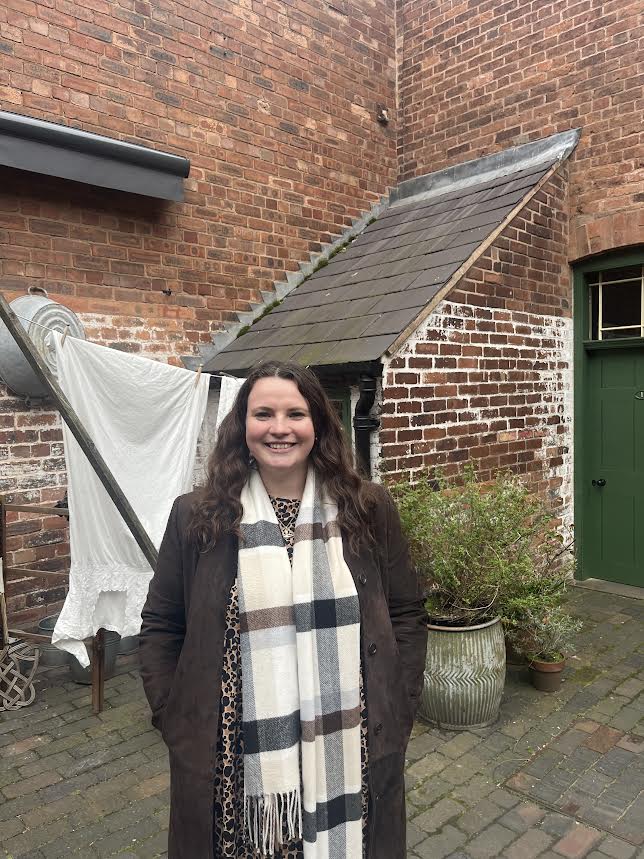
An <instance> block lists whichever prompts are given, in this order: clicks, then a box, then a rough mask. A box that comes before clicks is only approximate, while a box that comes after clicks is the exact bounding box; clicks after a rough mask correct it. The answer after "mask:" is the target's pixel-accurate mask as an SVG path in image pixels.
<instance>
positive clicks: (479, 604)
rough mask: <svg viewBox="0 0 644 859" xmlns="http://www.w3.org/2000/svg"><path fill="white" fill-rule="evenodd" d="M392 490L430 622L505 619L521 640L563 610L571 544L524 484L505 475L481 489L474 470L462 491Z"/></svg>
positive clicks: (431, 484)
mask: <svg viewBox="0 0 644 859" xmlns="http://www.w3.org/2000/svg"><path fill="white" fill-rule="evenodd" d="M390 488H391V491H392V494H393V497H394V499H395V501H396V504H397V506H398V509H399V511H400V516H401V520H402V524H403V529H404V531H405V533H406V535H407V538H408V540H409V544H410V551H411V557H412V561H413V563H414V564H415V565H416V568H417V569H418V571H419V573H420V575H421V577H422V579H423V581H424V582H425V586H426V594H427V600H426V607H427V611H428V614H429V616H430V618H431V619H432V620H434V621H435V622H438V623H443V624H451V625H459V626H465V625H474V624H476V623H482V622H484V621H486V620H491V619H492V618H494V617H496V616H497V615H500V616H501V618H502V620H503V622H504V627H505V629H506V633H508V634H509V637H510V638H512V636H513V635H515V636H516V638H517V639H518V638H519V637H523V636H524V628H525V626H526V624H527V619H528V618H529V617H532V616H533V614H535V615H536V614H539V613H540V612H543V611H544V610H547V609H551V608H554V607H555V606H557V605H559V603H560V601H561V597H562V594H563V593H564V591H565V588H566V584H567V582H568V580H569V579H570V577H571V573H572V568H573V560H572V555H571V553H570V545H569V544H566V543H565V541H564V540H563V539H562V536H561V534H560V532H559V530H558V527H557V525H558V521H557V519H556V517H555V515H554V514H553V512H552V511H551V510H550V509H549V508H548V507H547V505H546V504H545V502H544V501H543V500H542V499H540V498H539V497H538V496H537V495H535V494H533V493H531V492H530V491H529V490H528V488H527V487H526V486H525V485H524V484H523V483H522V482H521V480H520V479H519V478H518V477H516V476H515V475H512V474H507V473H499V474H497V475H496V478H495V479H494V480H493V481H492V482H491V483H486V484H483V483H481V482H480V481H478V480H477V477H476V474H475V472H474V469H473V468H472V467H468V468H467V469H466V470H465V472H464V475H463V477H462V481H461V482H460V483H459V484H457V485H453V484H447V482H446V481H444V480H443V479H442V478H441V477H439V478H438V479H434V480H430V479H424V480H421V481H420V482H419V483H415V484H410V483H399V484H396V485H394V486H392V487H390Z"/></svg>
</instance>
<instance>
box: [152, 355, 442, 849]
mask: <svg viewBox="0 0 644 859" xmlns="http://www.w3.org/2000/svg"><path fill="white" fill-rule="evenodd" d="M426 637H427V630H426V618H425V613H424V610H423V605H422V599H421V595H420V591H419V586H418V582H417V580H416V577H415V575H414V573H413V571H412V569H411V567H410V564H409V560H408V555H407V548H406V544H405V541H404V539H403V537H402V535H401V531H400V522H399V519H398V515H397V513H396V510H395V508H394V505H393V503H392V502H391V500H390V498H389V496H388V495H387V493H386V492H385V491H384V490H383V489H382V488H380V487H378V486H375V485H374V484H371V483H368V482H367V481H364V480H362V479H361V478H360V477H359V475H358V474H357V473H356V471H355V470H354V469H353V467H352V465H351V458H350V453H349V450H348V448H347V445H346V442H345V436H344V433H343V430H342V426H341V424H340V421H339V419H338V418H337V416H336V414H335V412H334V410H333V408H332V406H331V404H330V403H329V401H328V399H327V397H326V395H325V393H324V391H323V389H322V387H321V386H320V383H319V382H318V380H317V378H316V377H315V376H314V374H313V373H311V372H310V371H308V370H306V369H304V368H302V367H300V366H298V365H295V364H285V363H278V362H269V363H265V364H263V365H261V366H259V367H257V368H256V369H254V370H253V371H252V372H251V373H250V375H249V376H248V378H247V380H246V381H245V383H244V385H243V386H242V388H241V389H240V391H239V394H238V396H237V399H236V401H235V404H234V406H233V408H232V411H231V412H230V413H229V414H228V415H227V416H226V418H225V419H224V421H223V422H222V425H221V428H220V431H219V435H218V438H217V443H216V445H215V449H214V451H213V454H212V456H211V460H210V463H209V470H208V480H207V484H206V486H205V488H204V489H203V490H201V491H199V492H196V493H192V494H191V495H187V496H183V497H181V498H178V499H177V500H176V501H175V504H174V506H173V509H172V512H171V514H170V519H169V522H168V527H167V530H166V534H165V537H164V539H163V543H162V546H161V549H160V552H159V562H158V565H157V569H156V572H155V575H154V578H153V579H152V582H151V584H150V591H149V594H148V599H147V602H146V605H145V607H144V609H143V626H142V630H141V647H140V656H141V673H142V677H143V683H144V687H145V691H146V694H147V697H148V701H149V703H150V707H151V709H152V722H153V724H154V725H155V726H157V727H159V728H160V729H161V732H162V735H163V738H164V740H165V742H166V744H167V746H168V749H169V754H170V768H171V809H170V833H169V849H168V855H169V857H170V859H213V857H214V859H221V857H234V859H251V857H252V858H253V859H255V857H260V856H261V857H263V856H267V857H279V859H298V857H305V859H361V857H366V856H368V857H369V859H403V857H404V856H405V852H406V851H405V809H404V790H403V766H404V755H405V748H406V745H407V742H408V739H409V734H410V731H411V727H412V723H413V717H414V712H415V708H416V702H417V699H418V695H419V693H420V689H421V684H422V672H423V666H424V664H425V647H426Z"/></svg>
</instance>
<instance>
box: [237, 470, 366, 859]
mask: <svg viewBox="0 0 644 859" xmlns="http://www.w3.org/2000/svg"><path fill="white" fill-rule="evenodd" d="M241 503H242V506H243V508H244V515H243V518H242V522H241V537H242V539H241V541H240V548H239V572H238V587H239V615H240V627H241V660H242V697H243V736H244V795H245V799H244V804H245V817H246V826H247V829H248V834H249V838H250V843H251V845H252V846H253V847H254V848H255V849H257V850H259V851H260V852H261V855H262V856H272V855H273V854H274V852H275V851H276V850H277V849H279V847H280V845H282V844H283V843H287V842H291V841H294V840H296V839H298V838H303V841H304V856H305V859H347V857H351V859H355V857H360V856H362V825H361V817H362V799H361V771H360V688H359V687H360V608H359V603H358V595H357V593H356V589H355V585H354V582H353V578H352V576H351V572H350V570H349V568H348V567H347V565H346V564H345V562H344V557H343V554H342V538H341V535H340V529H339V527H338V525H337V522H336V517H337V508H336V506H335V504H333V503H332V502H331V501H330V500H329V499H328V498H327V497H326V495H325V494H324V493H322V492H321V491H320V489H319V488H318V487H317V486H316V476H315V473H314V471H313V470H312V469H309V472H308V476H307V480H306V486H305V488H304V495H303V498H302V502H301V504H300V511H299V515H298V518H297V522H296V525H295V536H294V547H293V564H292V567H291V564H290V563H289V559H288V554H287V551H286V547H285V546H284V541H283V539H282V536H281V533H280V529H279V525H278V522H277V517H276V516H275V511H274V510H273V506H272V504H271V502H270V499H269V497H268V494H267V492H266V490H265V488H264V484H263V483H262V480H261V477H260V476H259V473H258V472H256V471H253V472H252V473H251V477H250V479H249V481H248V483H247V484H246V486H245V487H244V489H243V490H242V493H241ZM300 760H301V769H300Z"/></svg>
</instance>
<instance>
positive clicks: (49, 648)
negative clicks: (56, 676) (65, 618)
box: [38, 614, 69, 668]
mask: <svg viewBox="0 0 644 859" xmlns="http://www.w3.org/2000/svg"><path fill="white" fill-rule="evenodd" d="M57 620H58V615H57V614H52V615H50V616H49V617H43V619H42V620H41V621H40V623H39V624H38V632H40V633H41V634H42V635H49V634H51V633H52V632H53V631H54V627H55V626H56V621H57ZM38 647H39V649H40V664H41V665H44V666H45V667H46V668H54V667H60V666H61V665H67V661H68V659H69V653H67V651H66V650H60V649H59V648H58V647H54V645H53V644H49V643H48V642H39V643H38Z"/></svg>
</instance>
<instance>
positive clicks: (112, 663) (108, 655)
mask: <svg viewBox="0 0 644 859" xmlns="http://www.w3.org/2000/svg"><path fill="white" fill-rule="evenodd" d="M120 640H121V636H120V635H119V634H118V632H111V631H110V630H108V629H106V630H105V674H104V677H105V679H106V680H109V678H110V677H112V675H113V674H114V669H115V667H116V656H117V654H118V652H119V641H120ZM69 670H70V672H71V675H72V680H73V681H74V683H82V684H83V685H85V686H89V685H90V684H91V682H92V666H91V664H90V665H88V666H87V668H83V667H82V666H81V664H80V662H79V661H78V659H76V657H75V656H71V655H70V657H69Z"/></svg>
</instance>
